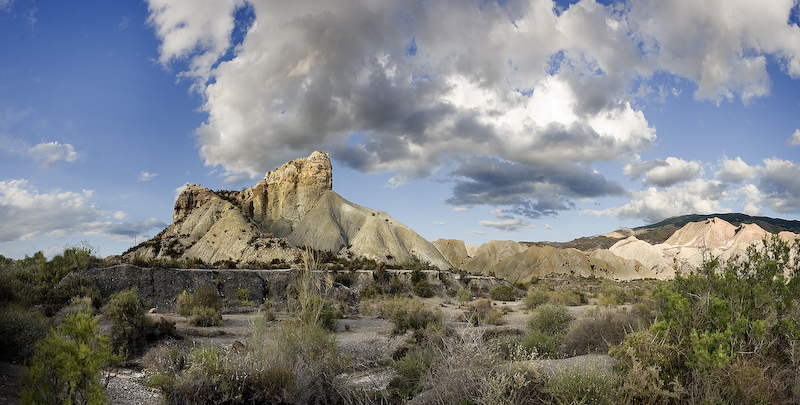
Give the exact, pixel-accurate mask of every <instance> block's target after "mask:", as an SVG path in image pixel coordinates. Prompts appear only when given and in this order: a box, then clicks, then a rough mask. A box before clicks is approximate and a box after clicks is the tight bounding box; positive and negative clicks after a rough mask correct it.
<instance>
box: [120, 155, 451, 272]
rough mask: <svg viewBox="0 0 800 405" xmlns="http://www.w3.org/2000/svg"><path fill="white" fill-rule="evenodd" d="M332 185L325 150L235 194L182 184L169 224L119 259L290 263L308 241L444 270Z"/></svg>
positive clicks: (381, 215)
mask: <svg viewBox="0 0 800 405" xmlns="http://www.w3.org/2000/svg"><path fill="white" fill-rule="evenodd" d="M332 185H333V173H332V168H331V162H330V158H329V156H328V154H327V153H324V152H314V153H312V154H311V155H310V156H309V157H307V158H300V159H296V160H293V161H291V162H289V163H286V164H284V165H283V166H281V167H279V168H277V169H275V170H272V171H270V172H268V173H267V174H266V175H265V176H264V179H262V180H261V181H259V182H258V183H257V184H256V185H254V186H252V187H250V188H247V189H245V190H242V191H241V192H237V191H225V192H216V193H215V192H213V191H211V190H209V189H207V188H205V187H201V186H198V185H194V184H193V185H189V186H187V187H186V188H185V189H184V190H183V192H182V193H181V195H180V196H179V197H178V199H177V201H176V202H175V211H174V214H173V223H172V224H171V225H169V226H168V227H167V228H166V229H165V230H164V231H162V232H161V233H160V234H159V235H157V236H156V237H155V238H153V239H151V240H150V241H147V242H145V243H143V244H141V245H139V246H138V247H136V248H134V249H132V251H130V252H128V253H127V254H126V255H125V257H126V258H143V259H156V258H166V257H169V258H174V259H181V260H190V259H200V260H202V261H203V262H205V263H217V262H221V261H232V262H236V263H250V262H263V263H269V262H272V261H273V260H276V259H277V260H282V261H286V262H291V261H293V260H294V258H295V257H296V256H297V254H298V252H299V251H298V248H299V247H304V246H308V247H312V248H314V249H316V250H320V251H331V252H334V253H336V254H338V255H339V256H345V257H365V258H369V259H373V260H376V261H378V262H384V263H389V264H394V263H398V262H403V261H406V260H410V259H411V258H412V255H414V256H416V257H418V258H420V259H422V260H423V261H427V262H429V263H430V264H431V265H433V266H435V267H438V268H440V269H443V270H444V269H450V268H451V265H450V263H449V262H448V261H447V260H446V259H445V258H444V257H443V256H442V255H441V254H440V253H439V251H438V250H437V249H436V248H435V247H434V246H433V245H432V244H431V243H430V242H428V241H427V240H425V239H424V238H422V237H421V236H420V235H419V234H417V233H416V232H414V231H413V230H412V229H411V228H409V227H407V226H405V225H403V224H401V223H399V222H397V221H396V220H394V219H393V218H392V217H390V216H389V215H387V214H386V213H385V212H382V211H376V210H373V209H370V208H366V207H362V206H359V205H356V204H353V203H351V202H349V201H347V200H345V199H344V198H342V197H341V196H339V195H338V194H337V193H335V192H334V191H333V190H332Z"/></svg>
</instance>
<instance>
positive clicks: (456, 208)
mask: <svg viewBox="0 0 800 405" xmlns="http://www.w3.org/2000/svg"><path fill="white" fill-rule="evenodd" d="M453 211H455V212H467V211H469V208H465V207H455V208H453Z"/></svg>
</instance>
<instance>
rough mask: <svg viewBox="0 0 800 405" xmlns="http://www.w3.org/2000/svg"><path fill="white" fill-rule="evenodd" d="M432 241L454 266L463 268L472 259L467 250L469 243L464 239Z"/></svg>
mask: <svg viewBox="0 0 800 405" xmlns="http://www.w3.org/2000/svg"><path fill="white" fill-rule="evenodd" d="M432 243H433V246H436V249H438V250H439V253H441V254H442V256H444V258H445V259H447V261H448V262H450V264H452V265H453V267H456V268H461V266H463V265H464V263H466V262H467V261H468V260H469V259H470V255H469V253H468V252H467V245H466V244H465V243H464V241H463V240H458V239H436V240H435V241H433V242H432ZM473 246H474V245H473Z"/></svg>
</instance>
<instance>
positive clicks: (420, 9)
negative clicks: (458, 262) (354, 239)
mask: <svg viewBox="0 0 800 405" xmlns="http://www.w3.org/2000/svg"><path fill="white" fill-rule="evenodd" d="M793 6H794V2H793V1H791V0H776V1H772V2H769V3H765V4H762V2H753V1H751V0H732V1H726V2H721V1H712V2H697V1H695V0H674V1H669V2H659V1H647V0H646V1H637V2H632V3H630V4H628V3H626V4H624V5H620V4H616V5H610V6H603V5H600V4H598V3H596V2H594V1H591V0H584V1H580V2H577V3H576V4H573V5H571V6H570V7H568V8H567V9H565V10H563V12H561V13H560V14H556V13H555V12H554V11H553V8H554V6H553V3H552V2H551V1H547V0H527V1H526V0H523V1H520V2H513V4H512V2H488V3H487V2H484V1H480V0H472V1H460V0H440V1H430V2H419V1H416V0H398V1H392V2H370V1H353V0H331V1H326V2H318V1H311V0H308V1H292V2H274V1H267V0H254V1H252V2H247V3H245V2H244V1H243V0H226V1H213V0H204V1H203V2H202V4H201V5H198V4H197V3H196V2H194V1H189V0H182V1H171V2H169V1H166V0H150V1H149V3H148V10H149V11H150V16H149V19H148V21H149V23H150V24H151V25H152V26H153V28H154V30H155V33H156V36H157V37H158V39H159V40H160V41H161V46H160V49H159V61H160V62H161V63H162V64H164V65H171V64H175V65H178V64H180V63H182V62H183V61H186V63H187V66H186V67H185V68H183V67H179V69H180V70H182V72H181V73H179V75H180V76H181V77H187V78H189V79H191V80H193V83H194V86H193V88H194V90H195V91H197V92H199V93H200V94H201V95H202V97H203V99H204V100H205V102H204V105H203V107H202V109H203V110H204V111H205V112H206V113H207V114H208V118H207V120H206V121H205V122H204V123H203V124H202V125H200V126H199V127H198V128H197V129H196V131H195V136H196V137H197V142H198V145H199V152H200V155H201V157H202V158H203V159H204V161H205V163H206V164H207V165H209V166H218V165H220V166H222V167H223V169H224V171H225V172H226V175H228V176H235V175H236V174H246V175H248V176H251V177H260V176H262V175H263V173H264V172H266V171H267V170H269V169H271V168H273V167H275V166H277V165H280V164H282V163H283V162H285V161H286V160H287V159H288V158H293V157H300V156H306V155H308V154H309V153H310V152H311V151H313V150H317V149H320V148H322V149H326V150H328V151H330V152H331V155H332V157H333V158H334V159H335V160H337V161H338V162H339V163H341V164H343V165H345V166H349V167H351V168H354V169H356V170H359V171H361V172H392V173H394V175H393V176H392V177H391V180H390V184H391V185H392V186H395V187H396V186H399V185H402V184H404V183H406V182H407V181H409V180H413V179H417V178H424V177H427V176H430V175H431V174H433V173H434V172H436V171H437V170H439V169H440V168H442V167H455V169H454V170H453V173H455V174H453V176H454V178H455V179H456V180H455V183H456V184H455V187H454V196H453V198H452V199H451V200H450V203H453V204H463V205H467V204H468V205H470V206H473V205H476V204H489V205H493V204H497V202H496V201H505V202H503V203H502V204H507V205H511V206H513V207H512V208H513V210H514V211H515V212H520V213H521V212H523V211H524V212H528V213H532V214H533V215H542V214H543V213H547V214H550V213H553V212H554V211H557V210H563V209H574V204H573V203H572V200H573V199H577V198H586V197H591V198H598V197H603V196H609V195H618V194H619V190H618V188H619V187H613V186H614V184H612V183H613V182H609V181H608V180H606V179H605V178H603V176H602V175H600V174H597V175H594V176H591V175H590V173H591V171H590V170H589V169H590V166H591V165H592V164H594V163H596V162H603V161H612V162H618V161H631V160H632V158H634V157H635V156H637V155H638V154H639V153H640V152H642V151H644V150H647V149H648V148H650V147H651V146H652V144H653V143H654V141H655V140H656V133H655V129H654V128H652V127H651V125H650V124H649V122H648V119H647V117H645V116H644V114H643V113H642V111H641V110H638V109H637V108H636V107H635V105H636V104H635V103H634V104H631V102H632V100H636V99H637V98H639V97H657V98H658V97H661V98H663V97H668V95H667V94H668V93H669V91H670V90H669V89H667V88H660V90H658V91H656V90H652V88H654V87H659V86H661V87H663V86H662V85H661V84H660V83H656V79H654V76H655V75H656V72H658V75H659V76H662V75H665V76H667V77H668V78H670V79H678V80H684V79H685V81H687V82H689V83H690V84H691V85H694V86H696V91H695V93H694V97H695V99H697V100H710V101H712V102H716V103H720V102H721V101H723V100H734V99H740V100H742V102H744V103H748V102H750V101H751V100H753V99H755V98H758V97H763V96H765V95H767V94H769V92H770V77H769V74H768V72H767V60H774V61H776V62H777V63H778V64H779V65H780V66H781V67H782V68H783V70H784V71H785V72H786V73H788V74H789V75H790V76H792V77H793V78H800V29H798V28H797V27H796V26H794V25H788V24H787V21H788V17H789V13H790V12H791V10H792V8H793ZM241 7H247V10H248V11H249V12H250V14H251V15H252V16H253V21H252V24H246V26H241V25H240V26H239V27H238V28H237V25H236V24H237V22H236V21H235V20H234V18H233V15H234V13H235V12H236V11H237V10H241ZM239 28H240V29H242V30H243V31H242V32H243V34H244V35H243V40H242V41H241V43H237V44H234V43H233V42H232V41H233V39H232V38H233V36H232V33H233V32H234V30H235V29H239ZM237 38H238V36H237ZM648 88H650V90H647V89H648ZM640 89H643V90H642V91H641V92H640V91H639V90H640ZM672 91H673V94H674V93H675V92H676V91H678V90H677V89H675V88H672ZM486 159H497V160H499V161H503V162H507V163H509V164H513V165H517V166H518V167H521V168H522V169H523V170H518V171H517V173H519V174H522V173H527V174H530V173H556V172H557V173H558V174H560V175H562V176H563V177H550V178H549V179H548V180H546V181H530V180H528V179H526V178H522V177H520V178H518V179H519V180H520V182H519V183H520V184H522V186H523V187H521V188H520V189H518V190H513V189H512V188H511V187H507V188H506V189H505V190H499V189H497V188H492V187H488V186H486V185H487V184H489V183H488V182H485V181H482V179H487V178H490V177H491V174H492V172H491V171H490V170H491V165H483V166H482V169H484V170H485V171H484V172H483V173H476V172H475V171H470V176H465V177H466V178H467V181H466V182H464V181H460V179H461V177H458V176H461V174H459V173H464V172H467V171H469V170H464V167H463V166H466V165H470V164H475V162H484V163H485V160H486ZM644 164H649V166H647V167H645V166H639V167H634V166H631V167H629V168H626V170H627V169H629V172H628V174H629V175H631V176H634V177H636V178H638V177H639V176H641V175H644V178H643V185H644V186H658V187H661V188H666V190H663V191H661V192H656V195H654V196H651V197H648V194H647V192H643V193H641V195H637V196H635V198H636V199H641V200H642V201H641V202H640V204H643V205H645V206H647V207H650V208H646V207H644V206H643V207H642V209H640V210H639V209H635V208H630V209H629V210H628V211H630V212H634V211H636V212H641V213H643V215H648V216H659V215H660V214H658V213H659V212H666V211H670V210H669V209H666V208H665V209H660V208H658V207H657V206H656V205H657V203H658V201H657V200H659V199H661V200H664V202H666V201H672V202H674V203H677V204H678V205H679V206H680V207H682V208H686V209H693V210H702V209H710V208H714V207H715V205H714V203H713V202H714V201H715V200H713V199H706V200H704V199H698V198H695V197H693V196H683V197H681V194H682V191H681V190H689V189H691V188H692V187H695V186H696V184H699V183H703V181H701V180H699V179H700V178H701V177H702V176H703V167H702V165H701V164H700V163H699V162H695V161H686V160H683V159H679V158H667V159H665V160H655V161H649V162H644V163H640V165H644ZM634 165H635V164H634ZM736 169H737V168H736V167H728V168H726V167H723V169H721V170H720V172H719V173H720V174H719V176H720V178H724V179H728V180H730V179H734V178H741V176H744V175H745V173H744V172H742V171H741V170H740V171H738V172H737V171H736ZM738 169H741V167H739V168H738ZM737 176H739V177H737ZM231 178H234V177H231ZM589 179H593V180H598V183H599V184H601V185H604V186H606V187H600V188H590V187H586V185H587V184H589V183H587V180H589ZM726 181H727V180H726ZM465 184H466V185H465ZM507 184H513V183H507ZM678 184H683V186H681V187H676V186H677V185H678ZM581 185H583V186H581ZM470 187H472V188H480V190H478V191H481V192H482V194H481V193H477V194H465V193H463V191H464V190H465V189H466V188H470ZM759 189H761V187H759ZM585 191H591V192H592V193H589V194H587V193H582V192H585ZM500 192H506V194H504V195H500V194H499V193H500ZM482 196H483V197H486V198H485V199H483V198H481V197H482ZM542 196H549V197H547V198H543V197H542ZM644 199H647V201H644ZM704 201H705V202H706V203H705V204H704V203H703V202H704ZM635 202H636V201H632V202H631V204H634V203H635ZM654 204H655V205H654ZM621 212H622V211H620V213H621ZM626 215H627V214H626Z"/></svg>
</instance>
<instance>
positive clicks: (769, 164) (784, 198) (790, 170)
mask: <svg viewBox="0 0 800 405" xmlns="http://www.w3.org/2000/svg"><path fill="white" fill-rule="evenodd" d="M758 189H759V190H760V191H761V193H762V195H763V199H762V200H761V202H762V203H763V204H764V205H766V206H767V207H769V208H770V209H771V210H773V211H775V212H777V213H781V214H797V213H800V164H798V163H795V162H792V161H788V160H782V159H764V173H763V174H762V175H761V177H760V178H759V185H758Z"/></svg>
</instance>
